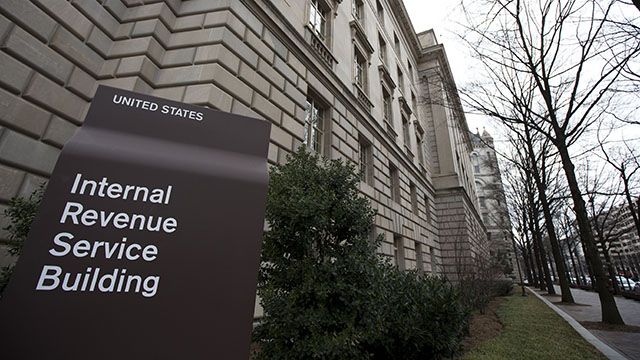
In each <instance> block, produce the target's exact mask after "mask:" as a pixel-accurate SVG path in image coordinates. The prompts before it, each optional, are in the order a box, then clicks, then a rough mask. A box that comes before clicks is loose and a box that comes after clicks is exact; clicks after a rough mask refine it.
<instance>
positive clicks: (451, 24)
mask: <svg viewBox="0 0 640 360" xmlns="http://www.w3.org/2000/svg"><path fill="white" fill-rule="evenodd" d="M404 4H405V7H406V8H407V11H408V12H409V16H410V17H411V22H412V23H413V26H414V28H415V30H416V32H418V33H419V32H422V31H425V30H428V29H434V31H435V34H436V37H437V39H438V42H439V43H440V44H443V45H444V47H445V51H446V53H447V58H448V60H449V64H450V65H451V71H452V72H453V77H454V79H455V81H456V84H457V86H458V88H461V87H463V86H464V85H465V82H466V81H468V80H469V79H471V78H472V77H476V78H477V77H478V76H481V75H482V74H481V73H478V71H479V70H475V69H474V70H471V67H472V66H473V64H474V63H476V64H477V62H475V61H474V59H473V58H472V56H471V53H470V52H469V51H468V50H467V47H466V46H465V45H464V43H463V41H462V40H461V39H460V38H459V35H458V34H461V33H462V31H463V28H462V26H461V25H460V24H459V23H464V22H465V21H464V16H463V13H462V9H461V6H460V0H439V1H438V0H432V1H427V0H404ZM478 68H480V66H479V65H476V69H478ZM465 110H466V109H465ZM466 118H467V123H468V124H469V129H470V130H471V131H473V132H475V131H476V129H479V130H480V131H482V129H483V127H486V129H487V130H488V131H489V132H490V133H491V135H493V136H494V138H496V140H497V141H498V142H499V141H500V138H503V137H502V136H501V135H500V132H501V131H502V130H501V129H500V127H499V126H497V125H496V124H495V122H494V120H489V119H487V118H486V117H483V116H480V115H472V114H471V115H470V114H467V115H466ZM617 138H625V139H627V140H636V141H637V139H639V138H640V126H637V125H635V126H626V127H625V128H624V129H623V131H622V130H621V131H620V133H619V134H618V135H614V136H613V137H612V139H617Z"/></svg>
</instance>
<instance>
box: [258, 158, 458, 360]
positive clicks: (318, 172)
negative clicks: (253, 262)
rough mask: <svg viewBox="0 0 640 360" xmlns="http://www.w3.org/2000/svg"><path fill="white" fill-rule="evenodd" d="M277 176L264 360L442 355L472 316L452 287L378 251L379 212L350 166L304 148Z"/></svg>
mask: <svg viewBox="0 0 640 360" xmlns="http://www.w3.org/2000/svg"><path fill="white" fill-rule="evenodd" d="M287 160H288V162H287V164H286V165H281V166H276V167H274V168H273V169H272V171H271V178H270V186H269V192H268V199H267V210H266V219H267V221H268V222H269V224H270V228H269V231H267V232H266V233H265V237H264V242H263V248H262V262H263V266H262V269H261V272H260V281H259V284H258V293H259V295H260V297H261V299H262V305H263V307H264V310H265V316H264V317H263V318H262V320H261V322H260V323H259V324H258V326H257V327H256V330H255V332H254V340H255V341H256V342H258V343H259V347H260V351H259V353H258V355H257V357H258V358H261V359H345V358H348V359H390V358H403V359H414V358H438V357H441V356H443V355H451V354H452V353H454V352H455V351H456V350H457V349H458V347H459V344H460V340H461V339H462V336H463V335H464V332H465V329H466V324H467V319H468V312H467V311H466V310H465V309H464V308H463V306H462V305H461V303H460V301H459V294H458V293H457V291H456V290H455V289H453V288H452V287H451V286H450V285H449V284H448V283H446V281H444V280H442V279H436V278H425V277H421V276H419V275H418V274H415V273H403V272H399V271H397V270H396V269H395V267H392V266H391V265H389V264H388V263H386V262H384V261H383V260H382V258H381V257H380V256H379V255H377V254H376V251H375V250H376V248H377V247H378V244H379V242H380V241H381V239H376V240H375V241H371V239H370V237H369V233H370V230H371V226H372V223H373V215H374V214H375V212H374V211H373V210H372V209H371V207H370V205H369V203H368V201H367V200H365V199H364V198H362V197H361V196H360V194H359V192H358V183H359V177H358V176H357V174H356V172H355V169H354V168H353V166H351V165H345V164H344V163H343V162H341V161H327V160H321V159H319V158H318V157H317V156H315V155H312V154H309V153H308V152H306V150H304V148H302V149H301V150H299V151H298V152H296V153H295V154H293V155H291V156H290V157H288V159H287Z"/></svg>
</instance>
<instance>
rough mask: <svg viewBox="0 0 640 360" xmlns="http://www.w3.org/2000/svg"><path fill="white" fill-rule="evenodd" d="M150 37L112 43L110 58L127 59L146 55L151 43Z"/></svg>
mask: <svg viewBox="0 0 640 360" xmlns="http://www.w3.org/2000/svg"><path fill="white" fill-rule="evenodd" d="M151 39H152V38H150V37H143V38H135V39H128V40H120V41H116V42H114V43H113V45H112V46H111V49H110V50H109V55H110V56H111V57H127V56H135V55H144V54H146V53H147V50H148V49H149V46H150V43H151Z"/></svg>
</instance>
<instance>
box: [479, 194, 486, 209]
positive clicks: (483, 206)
mask: <svg viewBox="0 0 640 360" xmlns="http://www.w3.org/2000/svg"><path fill="white" fill-rule="evenodd" d="M478 200H479V201H480V207H481V208H486V207H487V201H486V199H485V198H484V196H480V197H479V198H478Z"/></svg>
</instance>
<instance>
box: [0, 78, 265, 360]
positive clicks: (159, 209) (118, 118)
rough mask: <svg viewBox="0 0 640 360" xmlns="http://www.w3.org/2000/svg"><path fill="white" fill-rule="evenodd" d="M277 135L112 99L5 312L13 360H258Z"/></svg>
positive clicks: (60, 191)
mask: <svg viewBox="0 0 640 360" xmlns="http://www.w3.org/2000/svg"><path fill="white" fill-rule="evenodd" d="M269 129H270V125H269V123H268V122H265V121H261V120H257V119H252V118H247V117H243V116H238V115H233V114H228V113H224V112H218V111H213V110H209V109H206V108H201V107H198V106H193V105H188V104H182V103H177V102H173V101H168V100H163V99H159V98H155V97H150V96H144V95H140V94H136V93H132V92H128V91H124V90H119V89H114V88H109V87H103V86H101V87H100V88H99V89H98V91H97V93H96V96H95V98H94V99H93V102H92V104H91V108H90V109H89V113H88V115H87V118H86V120H85V123H84V125H83V126H82V127H81V128H80V129H79V130H78V132H77V133H76V135H75V136H74V137H73V138H72V139H71V140H70V141H69V143H68V144H67V145H66V146H65V148H64V150H63V151H62V154H61V155H60V158H59V159H58V163H57V165H56V168H55V170H54V172H53V176H52V177H51V180H50V182H49V185H48V187H47V190H46V193H45V196H44V199H43V202H42V206H41V208H40V212H39V214H38V216H37V217H36V219H35V221H34V223H33V226H32V229H31V232H30V234H29V238H28V239H27V241H26V243H25V245H24V249H23V254H22V256H21V257H20V260H19V261H18V264H17V265H16V268H15V272H14V274H13V278H12V279H11V282H10V284H9V285H8V287H7V289H6V292H5V295H4V297H3V299H2V302H1V303H0V319H1V321H2V326H1V327H0V339H2V347H1V349H0V354H1V355H0V357H2V358H4V359H65V360H68V359H247V358H248V356H249V344H250V332H251V323H252V318H253V308H254V300H255V291H256V280H257V271H258V266H259V248H260V239H261V235H262V230H263V225H264V208H265V198H266V190H267V161H266V154H267V148H268V141H269Z"/></svg>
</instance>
